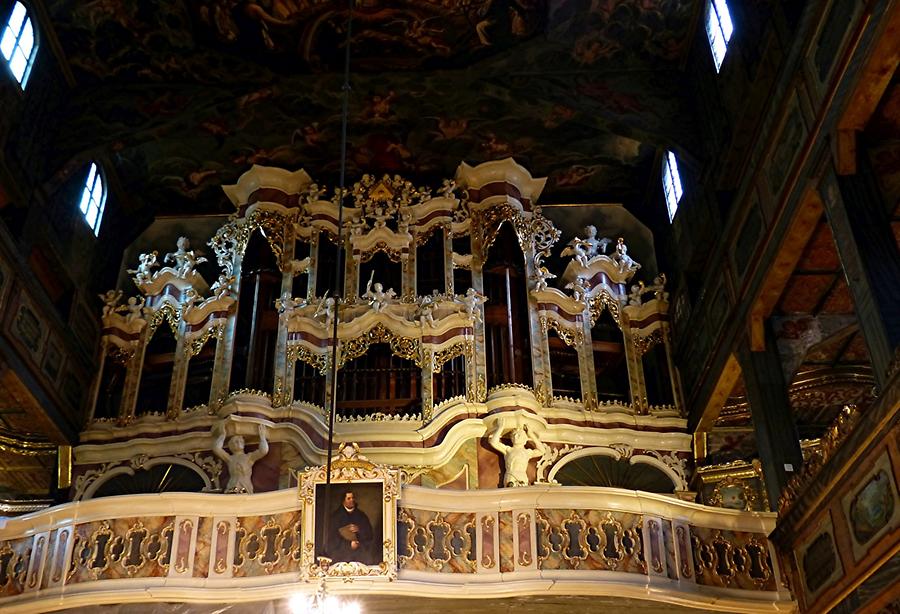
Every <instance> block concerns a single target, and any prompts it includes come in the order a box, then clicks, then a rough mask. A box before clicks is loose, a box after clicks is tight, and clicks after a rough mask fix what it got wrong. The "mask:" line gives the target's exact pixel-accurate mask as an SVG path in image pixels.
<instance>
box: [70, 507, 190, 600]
mask: <svg viewBox="0 0 900 614" xmlns="http://www.w3.org/2000/svg"><path fill="white" fill-rule="evenodd" d="M174 520H175V519H174V517H172V516H161V517H155V518H152V517H151V518H117V519H115V520H111V521H100V522H90V523H86V524H80V525H77V526H76V528H75V544H74V550H73V553H72V563H71V565H70V568H69V574H70V575H69V579H68V580H67V581H66V583H67V584H71V583H77V582H89V581H92V580H107V579H115V578H149V577H160V576H165V575H166V574H167V573H168V569H169V560H170V557H171V548H172V539H173V531H174V528H173V527H174Z"/></svg>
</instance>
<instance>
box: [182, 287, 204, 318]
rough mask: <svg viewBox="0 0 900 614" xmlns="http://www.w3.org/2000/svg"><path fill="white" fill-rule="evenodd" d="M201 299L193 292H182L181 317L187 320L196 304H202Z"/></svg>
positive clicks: (190, 290) (189, 289)
mask: <svg viewBox="0 0 900 614" xmlns="http://www.w3.org/2000/svg"><path fill="white" fill-rule="evenodd" d="M202 302H203V297H202V296H200V294H199V293H198V292H197V291H196V290H194V289H193V288H188V289H187V290H185V291H184V298H183V299H181V317H182V318H187V317H188V316H189V315H190V313H191V312H192V311H193V310H194V309H195V308H196V307H197V303H202Z"/></svg>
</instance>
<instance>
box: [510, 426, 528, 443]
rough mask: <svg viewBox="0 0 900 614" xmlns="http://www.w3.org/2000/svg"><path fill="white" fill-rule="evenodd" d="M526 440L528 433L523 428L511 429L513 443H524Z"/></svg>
mask: <svg viewBox="0 0 900 614" xmlns="http://www.w3.org/2000/svg"><path fill="white" fill-rule="evenodd" d="M526 441H528V435H527V434H526V433H525V429H522V428H517V429H516V430H514V431H513V434H512V442H513V444H514V445H520V444H521V445H524V444H525V442H526Z"/></svg>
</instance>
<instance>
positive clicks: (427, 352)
mask: <svg viewBox="0 0 900 614" xmlns="http://www.w3.org/2000/svg"><path fill="white" fill-rule="evenodd" d="M422 358H423V360H422V419H423V420H424V421H425V422H428V421H429V420H431V416H432V413H433V412H434V352H432V351H431V348H426V347H423V348H422Z"/></svg>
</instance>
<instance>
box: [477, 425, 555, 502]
mask: <svg viewBox="0 0 900 614" xmlns="http://www.w3.org/2000/svg"><path fill="white" fill-rule="evenodd" d="M505 431H507V429H506V428H505V427H504V426H502V425H500V424H498V425H497V428H496V429H495V430H494V432H493V434H492V435H491V439H490V444H491V447H493V448H494V449H495V450H497V451H498V452H500V453H501V454H502V455H503V463H504V464H505V465H506V472H505V473H504V474H503V485H504V486H506V487H510V486H528V485H529V480H528V463H529V462H531V459H533V458H540V457H542V456H544V454H546V453H547V447H546V446H545V445H544V443H543V442H542V441H541V439H540V437H538V436H537V433H534V432H531V431H529V430H528V425H522V426H517V427H515V428H514V429H512V436H511V439H512V445H506V444H505V443H503V442H502V441H500V437H502V436H503V433H504V432H505ZM529 440H530V441H533V442H534V448H527V447H525V446H526V445H527V444H528V442H529Z"/></svg>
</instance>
